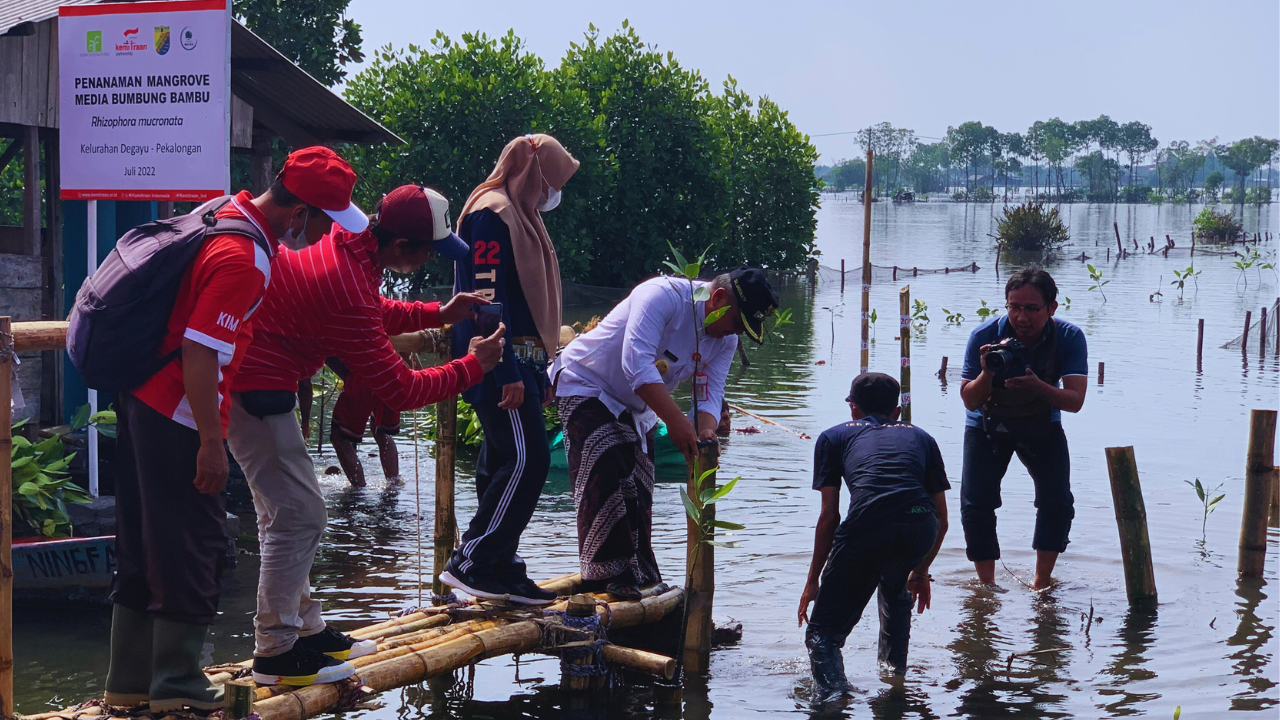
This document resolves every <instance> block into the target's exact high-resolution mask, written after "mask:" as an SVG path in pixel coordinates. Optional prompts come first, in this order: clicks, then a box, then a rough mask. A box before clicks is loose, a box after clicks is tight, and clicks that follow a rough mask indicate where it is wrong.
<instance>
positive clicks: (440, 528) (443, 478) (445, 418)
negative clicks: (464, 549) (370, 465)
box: [431, 395, 458, 595]
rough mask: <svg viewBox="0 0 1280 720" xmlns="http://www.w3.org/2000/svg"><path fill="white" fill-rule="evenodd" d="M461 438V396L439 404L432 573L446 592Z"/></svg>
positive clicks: (439, 590)
mask: <svg viewBox="0 0 1280 720" xmlns="http://www.w3.org/2000/svg"><path fill="white" fill-rule="evenodd" d="M457 440H458V397H457V396H456V395H454V396H452V397H449V398H447V399H445V400H441V401H440V402H438V403H436V522H435V551H436V554H435V566H434V568H433V570H432V573H431V592H433V593H435V594H436V595H444V594H445V591H444V586H443V585H441V584H440V573H442V572H444V564H445V563H447V562H449V556H450V555H452V554H453V546H454V542H455V540H456V539H457V534H458V527H457V520H456V519H455V518H454V516H453V463H454V457H455V452H456V450H457V447H456V443H457Z"/></svg>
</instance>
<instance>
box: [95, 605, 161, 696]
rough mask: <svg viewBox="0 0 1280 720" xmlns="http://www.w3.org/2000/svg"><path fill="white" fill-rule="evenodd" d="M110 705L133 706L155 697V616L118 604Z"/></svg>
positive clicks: (113, 627) (113, 624) (113, 628)
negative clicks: (152, 662) (152, 632)
mask: <svg viewBox="0 0 1280 720" xmlns="http://www.w3.org/2000/svg"><path fill="white" fill-rule="evenodd" d="M103 699H104V700H105V701H106V703H107V704H108V705H115V706H118V707H133V706H135V705H141V704H143V703H145V702H147V701H148V700H150V699H151V616H150V615H147V614H146V613H140V612H138V611H137V610H130V609H129V608H127V607H125V606H123V605H115V606H113V609H112V611H111V666H110V668H109V669H108V670H107V692H106V694H105V695H104V696H103Z"/></svg>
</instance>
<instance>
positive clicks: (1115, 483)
mask: <svg viewBox="0 0 1280 720" xmlns="http://www.w3.org/2000/svg"><path fill="white" fill-rule="evenodd" d="M1106 454H1107V472H1108V474H1109V475H1110V476H1111V499H1112V502H1113V503H1114V505H1115V511H1116V525H1117V526H1118V527H1119V530H1120V557H1121V559H1122V560H1123V561H1124V585H1125V590H1126V591H1127V593H1128V596H1129V607H1132V608H1151V607H1154V606H1155V605H1156V603H1157V601H1158V600H1157V595H1156V576H1155V570H1154V569H1153V568H1152V566H1151V539H1150V537H1148V535H1147V508H1146V504H1145V503H1144V502H1143V500H1142V485H1141V484H1140V483H1139V482H1138V463H1137V461H1136V460H1135V459H1134V456H1133V448H1132V447H1109V448H1107V449H1106Z"/></svg>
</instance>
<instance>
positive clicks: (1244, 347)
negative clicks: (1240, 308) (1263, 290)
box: [1240, 310, 1253, 353]
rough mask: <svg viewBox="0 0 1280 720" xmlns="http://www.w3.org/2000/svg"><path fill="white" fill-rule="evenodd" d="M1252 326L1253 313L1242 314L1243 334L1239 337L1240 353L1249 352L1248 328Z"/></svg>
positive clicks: (1249, 311)
mask: <svg viewBox="0 0 1280 720" xmlns="http://www.w3.org/2000/svg"><path fill="white" fill-rule="evenodd" d="M1251 324H1253V311H1252V310H1247V311H1245V314H1244V334H1243V335H1241V336H1240V352H1241V353H1248V352H1249V326H1250V325H1251Z"/></svg>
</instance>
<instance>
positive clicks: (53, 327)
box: [13, 321, 67, 352]
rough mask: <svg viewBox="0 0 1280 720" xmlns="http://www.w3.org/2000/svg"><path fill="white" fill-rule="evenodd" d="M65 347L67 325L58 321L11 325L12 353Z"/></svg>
mask: <svg viewBox="0 0 1280 720" xmlns="http://www.w3.org/2000/svg"><path fill="white" fill-rule="evenodd" d="M66 346H67V323H65V322H58V321H40V322H20V323H13V350H14V352H35V351H38V350H61V349H63V348H65V347H66Z"/></svg>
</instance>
